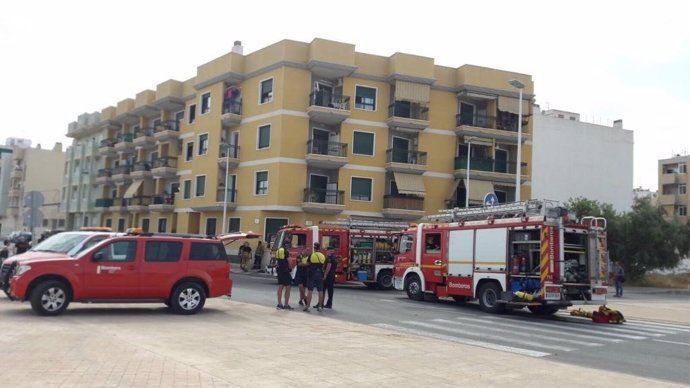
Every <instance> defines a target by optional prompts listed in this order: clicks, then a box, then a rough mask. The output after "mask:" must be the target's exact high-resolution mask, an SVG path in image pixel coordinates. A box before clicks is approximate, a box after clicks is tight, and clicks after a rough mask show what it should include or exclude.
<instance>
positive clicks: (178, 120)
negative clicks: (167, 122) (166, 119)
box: [173, 110, 184, 129]
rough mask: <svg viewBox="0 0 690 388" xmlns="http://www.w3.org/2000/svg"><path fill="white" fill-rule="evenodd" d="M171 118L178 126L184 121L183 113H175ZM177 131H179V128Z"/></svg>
mask: <svg viewBox="0 0 690 388" xmlns="http://www.w3.org/2000/svg"><path fill="white" fill-rule="evenodd" d="M173 116H174V117H175V124H179V123H181V122H182V120H184V111H183V110H181V111H179V112H175V114H174V115H173ZM177 129H179V127H178V128H177Z"/></svg>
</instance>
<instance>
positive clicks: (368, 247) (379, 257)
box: [350, 237, 393, 281]
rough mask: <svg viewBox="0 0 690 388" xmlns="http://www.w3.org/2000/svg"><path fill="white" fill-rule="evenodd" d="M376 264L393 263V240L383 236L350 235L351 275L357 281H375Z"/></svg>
mask: <svg viewBox="0 0 690 388" xmlns="http://www.w3.org/2000/svg"><path fill="white" fill-rule="evenodd" d="M376 264H393V242H392V241H390V240H388V239H385V238H376V237H351V238H350V270H351V271H353V272H352V276H356V277H357V280H359V281H375V280H376V273H375V271H376V268H375V266H376Z"/></svg>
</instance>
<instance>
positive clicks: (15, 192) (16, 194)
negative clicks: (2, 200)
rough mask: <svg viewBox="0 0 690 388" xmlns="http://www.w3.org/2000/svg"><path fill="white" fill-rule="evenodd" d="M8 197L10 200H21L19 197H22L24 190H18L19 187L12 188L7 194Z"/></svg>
mask: <svg viewBox="0 0 690 388" xmlns="http://www.w3.org/2000/svg"><path fill="white" fill-rule="evenodd" d="M7 196H8V197H9V198H19V197H21V196H22V189H21V188H18V187H17V188H11V189H10V190H9V191H8V192H7Z"/></svg>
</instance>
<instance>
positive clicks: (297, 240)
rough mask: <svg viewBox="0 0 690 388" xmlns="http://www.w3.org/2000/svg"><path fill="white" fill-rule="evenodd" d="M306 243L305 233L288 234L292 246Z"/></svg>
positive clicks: (298, 246)
mask: <svg viewBox="0 0 690 388" xmlns="http://www.w3.org/2000/svg"><path fill="white" fill-rule="evenodd" d="M306 245H307V235H306V234H293V235H292V236H290V246H291V247H293V248H302V247H305V246H306Z"/></svg>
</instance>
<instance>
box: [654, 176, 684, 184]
mask: <svg viewBox="0 0 690 388" xmlns="http://www.w3.org/2000/svg"><path fill="white" fill-rule="evenodd" d="M683 175H685V174H683ZM680 181H681V179H680V174H679V173H671V174H666V173H664V174H661V176H660V177H659V184H660V185H672V184H676V183H679V182H680Z"/></svg>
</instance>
